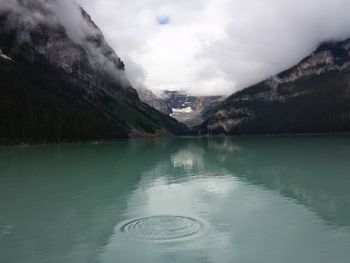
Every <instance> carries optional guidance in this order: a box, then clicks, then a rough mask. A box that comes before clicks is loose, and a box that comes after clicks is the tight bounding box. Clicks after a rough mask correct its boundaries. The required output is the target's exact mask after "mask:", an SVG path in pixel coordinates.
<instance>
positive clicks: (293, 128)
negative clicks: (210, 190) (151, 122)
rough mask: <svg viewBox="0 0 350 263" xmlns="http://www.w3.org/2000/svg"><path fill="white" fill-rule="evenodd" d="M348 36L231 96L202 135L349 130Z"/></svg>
mask: <svg viewBox="0 0 350 263" xmlns="http://www.w3.org/2000/svg"><path fill="white" fill-rule="evenodd" d="M349 83H350V39H347V40H344V41H339V42H336V41H332V42H325V43H323V44H321V45H320V46H319V47H318V48H317V49H316V50H315V51H314V52H313V53H312V54H311V55H310V56H308V57H306V58H304V59H303V60H301V61H300V62H299V63H298V64H297V65H295V66H293V67H291V68H290V69H287V70H285V71H283V72H281V73H280V74H278V75H276V76H274V77H271V78H269V79H267V80H265V81H262V82H260V83H258V84H256V85H253V86H250V87H248V88H245V89H243V90H241V91H238V92H236V93H234V94H233V95H231V96H230V97H229V98H228V99H227V100H225V101H224V102H223V103H222V104H221V105H219V106H218V108H217V110H216V111H215V112H214V113H213V114H212V115H211V116H210V117H209V118H208V119H207V120H206V121H205V122H204V123H203V124H202V125H201V126H200V127H199V133H200V134H227V135H234V134H270V133H271V134H274V133H277V134H280V133H282V134H283V133H339V132H349V131H350V120H349V115H350V106H349V105H350V96H349V94H350V92H349V89H350V86H349Z"/></svg>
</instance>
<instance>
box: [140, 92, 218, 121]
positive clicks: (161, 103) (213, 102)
mask: <svg viewBox="0 0 350 263" xmlns="http://www.w3.org/2000/svg"><path fill="white" fill-rule="evenodd" d="M139 94H140V99H141V100H142V101H144V102H145V103H147V104H149V105H151V106H152V107H154V108H156V109H157V110H159V111H160V112H163V113H164V114H166V115H169V116H171V117H173V118H175V119H176V120H178V121H179V122H181V123H184V124H186V125H187V126H188V127H193V126H197V125H199V124H201V123H202V122H203V121H204V120H205V119H206V117H207V116H208V115H209V113H210V112H211V111H212V109H214V108H215V107H216V106H217V105H219V104H220V103H221V102H222V101H223V100H224V97H221V96H194V95H189V94H187V93H186V92H181V91H169V90H166V91H164V92H163V94H162V96H161V97H158V96H156V95H155V94H153V93H152V92H151V91H149V90H146V89H142V90H139Z"/></svg>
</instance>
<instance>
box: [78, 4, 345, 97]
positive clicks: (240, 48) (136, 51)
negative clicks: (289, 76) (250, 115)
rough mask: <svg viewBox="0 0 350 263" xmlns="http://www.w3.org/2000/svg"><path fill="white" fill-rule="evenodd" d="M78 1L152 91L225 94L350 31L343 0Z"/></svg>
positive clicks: (139, 80)
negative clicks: (164, 21) (163, 20)
mask: <svg viewBox="0 0 350 263" xmlns="http://www.w3.org/2000/svg"><path fill="white" fill-rule="evenodd" d="M78 1H79V3H80V4H81V5H82V6H83V7H84V8H86V9H87V11H88V12H89V13H90V14H91V15H92V17H93V19H94V20H95V21H96V22H97V24H98V25H99V26H100V27H101V28H102V30H103V32H104V33H105V35H106V36H107V38H108V41H109V42H110V43H111V45H112V46H113V47H114V48H115V50H116V52H117V53H118V55H120V56H121V57H122V59H123V60H124V61H125V62H126V70H127V73H128V75H129V78H131V80H132V81H133V80H134V79H137V81H133V82H134V85H143V86H146V87H148V88H150V89H152V90H153V91H155V92H159V91H160V90H162V89H181V90H187V91H188V92H191V93H195V94H230V93H232V92H234V91H237V90H239V89H242V88H244V87H246V86H248V85H250V84H253V83H255V82H257V81H260V80H263V79H265V78H267V77H269V76H271V75H274V74H276V73H278V72H280V71H281V70H284V69H286V68H288V67H290V66H292V65H293V64H295V63H297V62H298V61H299V60H301V59H302V58H303V57H305V56H306V55H308V54H309V53H310V52H312V51H313V50H314V49H315V48H316V47H317V45H318V44H319V43H320V42H322V41H325V40H338V39H344V38H347V37H350V16H349V15H348V14H347V12H348V10H349V9H350V2H349V1H348V0H308V1H305V0H266V1H261V0H245V1H242V0H192V1H188V0H178V1H170V0H162V1H161V0H148V1H141V0H130V1H121V0H99V1H95V0H78ZM159 17H168V18H169V19H170V23H167V24H166V25H165V26H164V25H160V24H159V23H158V21H157V18H159ZM130 62H131V63H132V72H128V64H129V63H130ZM136 67H138V69H137V70H136ZM133 72H134V73H135V74H136V75H135V78H134V75H133V74H134V73H133ZM141 72H143V73H141Z"/></svg>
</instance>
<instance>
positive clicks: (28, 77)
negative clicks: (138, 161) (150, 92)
mask: <svg viewBox="0 0 350 263" xmlns="http://www.w3.org/2000/svg"><path fill="white" fill-rule="evenodd" d="M69 9H70V10H69ZM57 10H61V14H60V13H58V11H57ZM62 10H63V11H62ZM72 10H73V11H72ZM65 12H68V13H67V14H65ZM69 12H70V13H69ZM69 15H72V17H68V16H69ZM73 18H74V21H73V22H72V23H68V22H70V20H72V19H73ZM65 19H67V20H68V22H67V21H66V20H65ZM0 50H1V51H0V79H1V82H0V92H1V96H0V141H3V142H8V141H13V142H19V141H29V142H30V141H36V142H38V141H43V142H46V141H71V140H92V139H115V138H128V137H133V136H156V135H159V134H182V133H184V132H186V130H187V128H186V127H185V126H184V125H182V124H179V123H178V122H177V121H176V120H175V119H172V118H169V117H168V116H166V115H164V114H162V113H160V112H158V111H157V110H155V109H153V108H152V107H150V106H149V105H147V104H145V103H142V102H141V101H140V99H139V97H138V94H137V92H136V90H134V89H133V88H132V87H131V86H130V84H129V82H128V81H127V80H126V78H125V74H124V64H123V62H122V61H121V60H120V59H119V57H118V56H117V55H116V54H115V52H114V51H113V49H112V48H111V47H110V46H109V45H108V44H107V43H106V41H105V39H104V37H103V35H102V33H101V31H100V30H99V29H98V28H97V27H96V25H95V24H94V23H93V22H92V20H91V19H90V17H89V15H88V14H87V13H86V12H85V11H84V10H82V9H81V8H80V7H79V6H77V5H75V4H71V3H70V2H69V1H62V2H61V1H55V0H53V1H44V0H18V1H13V0H9V2H8V3H7V5H5V6H1V7H0Z"/></svg>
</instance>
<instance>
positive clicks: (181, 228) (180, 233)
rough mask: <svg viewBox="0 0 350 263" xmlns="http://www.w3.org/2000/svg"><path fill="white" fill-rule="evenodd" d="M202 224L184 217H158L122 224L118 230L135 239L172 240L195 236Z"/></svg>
mask: <svg viewBox="0 0 350 263" xmlns="http://www.w3.org/2000/svg"><path fill="white" fill-rule="evenodd" d="M202 228H203V223H202V222H200V221H199V220H197V219H194V218H191V217H185V216H174V215H158V216H152V217H143V218H139V219H134V220H132V221H129V222H127V223H124V224H123V225H122V226H121V228H120V230H121V231H122V232H124V233H128V234H131V235H133V236H135V237H138V238H142V239H150V240H160V241H161V240H173V239H179V238H186V237H189V236H193V235H195V234H197V233H198V232H199V231H200V230H201V229H202Z"/></svg>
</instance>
